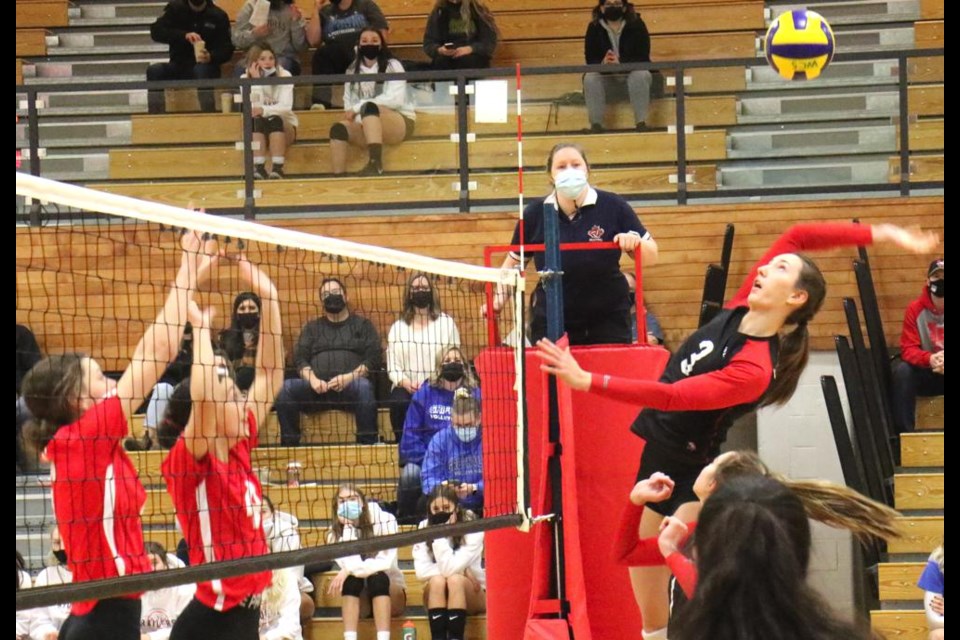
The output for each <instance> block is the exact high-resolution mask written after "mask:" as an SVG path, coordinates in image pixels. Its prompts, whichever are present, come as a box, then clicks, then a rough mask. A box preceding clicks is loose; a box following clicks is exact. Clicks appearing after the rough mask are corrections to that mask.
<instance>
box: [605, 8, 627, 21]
mask: <svg viewBox="0 0 960 640" xmlns="http://www.w3.org/2000/svg"><path fill="white" fill-rule="evenodd" d="M603 19H604V20H606V21H607V22H616V21H617V20H622V19H623V7H604V8H603Z"/></svg>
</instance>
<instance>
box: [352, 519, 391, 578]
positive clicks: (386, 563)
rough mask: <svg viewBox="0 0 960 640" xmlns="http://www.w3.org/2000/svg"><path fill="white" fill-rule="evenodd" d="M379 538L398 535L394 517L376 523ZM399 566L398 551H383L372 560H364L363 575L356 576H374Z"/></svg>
mask: <svg viewBox="0 0 960 640" xmlns="http://www.w3.org/2000/svg"><path fill="white" fill-rule="evenodd" d="M381 513H382V512H381ZM373 526H374V528H375V529H376V534H377V536H389V535H393V534H395V533H397V520H396V518H394V517H392V516H391V517H390V518H387V519H385V520H384V521H382V522H379V523H375V524H374V525H373ZM396 564H397V549H396V548H395V547H394V548H392V549H383V550H382V551H380V552H378V553H377V555H375V556H373V557H372V558H367V559H366V560H363V575H360V574H359V573H358V574H355V575H356V576H357V577H358V578H366V577H368V576H372V575H373V574H375V573H377V572H378V571H388V570H390V569H391V568H393V567H394V566H395V565H396Z"/></svg>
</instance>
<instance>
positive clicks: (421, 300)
mask: <svg viewBox="0 0 960 640" xmlns="http://www.w3.org/2000/svg"><path fill="white" fill-rule="evenodd" d="M410 302H412V303H413V306H415V307H416V308H417V309H426V308H427V307H429V306H430V304H431V303H432V302H433V291H414V292H413V293H412V294H410Z"/></svg>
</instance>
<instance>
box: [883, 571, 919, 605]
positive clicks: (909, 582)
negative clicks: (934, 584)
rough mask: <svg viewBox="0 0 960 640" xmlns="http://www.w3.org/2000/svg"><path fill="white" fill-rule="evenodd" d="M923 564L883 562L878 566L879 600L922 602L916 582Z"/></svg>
mask: <svg viewBox="0 0 960 640" xmlns="http://www.w3.org/2000/svg"><path fill="white" fill-rule="evenodd" d="M924 565H926V563H925V562H883V563H881V564H880V568H879V569H880V573H879V579H878V581H879V584H880V600H881V601H887V600H896V601H911V600H923V591H922V590H921V589H920V587H918V586H917V580H919V579H920V574H921V573H923V567H924Z"/></svg>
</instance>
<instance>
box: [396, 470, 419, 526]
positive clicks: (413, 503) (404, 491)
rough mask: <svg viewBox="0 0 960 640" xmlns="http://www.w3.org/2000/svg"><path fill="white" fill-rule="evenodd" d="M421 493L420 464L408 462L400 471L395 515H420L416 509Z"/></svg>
mask: <svg viewBox="0 0 960 640" xmlns="http://www.w3.org/2000/svg"><path fill="white" fill-rule="evenodd" d="M422 495H423V486H422V485H421V483H420V465H419V464H416V463H413V462H408V463H407V464H405V465H404V466H403V469H402V470H401V471H400V486H399V488H398V490H397V517H399V518H412V517H413V516H418V515H420V514H419V513H417V511H418V503H419V502H420V497H421V496H422Z"/></svg>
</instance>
